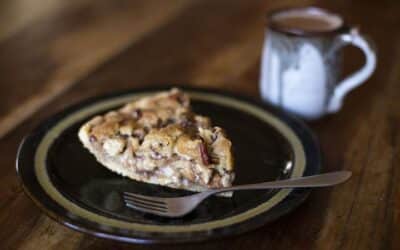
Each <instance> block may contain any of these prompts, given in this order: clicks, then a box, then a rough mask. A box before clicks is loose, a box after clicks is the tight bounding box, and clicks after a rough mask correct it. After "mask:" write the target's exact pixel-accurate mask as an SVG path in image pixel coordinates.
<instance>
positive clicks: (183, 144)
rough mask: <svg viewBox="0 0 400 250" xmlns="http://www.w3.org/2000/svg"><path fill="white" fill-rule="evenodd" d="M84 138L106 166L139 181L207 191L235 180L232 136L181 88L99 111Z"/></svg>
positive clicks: (83, 131) (82, 131)
mask: <svg viewBox="0 0 400 250" xmlns="http://www.w3.org/2000/svg"><path fill="white" fill-rule="evenodd" d="M79 138H80V140H81V142H82V143H83V145H84V146H85V147H86V148H87V149H88V150H89V151H90V152H91V153H92V154H93V155H94V156H95V157H96V159H97V160H98V161H99V162H100V163H101V164H103V165H104V166H105V167H107V168H108V169H110V170H111V171H114V172H116V173H118V174H121V175H123V176H126V177H129V178H131V179H134V180H137V181H142V182H147V183H152V184H158V185H163V186H168V187H172V188H178V189H186V190H191V191H203V190H207V189H210V188H221V187H229V186H231V185H232V181H233V179H234V171H233V156H232V143H231V141H230V140H229V139H228V138H227V137H226V135H225V132H224V130H223V129H221V128H220V127H213V126H212V125H211V122H210V119H209V118H207V117H205V116H201V115H197V114H195V113H193V112H192V111H191V108H190V100H189V97H188V96H187V95H186V94H184V93H183V92H181V91H180V90H178V89H172V90H170V91H168V92H161V93H159V94H155V95H153V96H148V97H144V98H141V99H138V100H136V101H134V102H131V103H128V104H126V105H125V106H123V107H122V108H120V109H118V110H115V111H110V112H108V113H106V114H105V115H102V116H96V117H94V118H92V119H91V120H90V121H88V122H87V123H85V124H84V125H83V126H82V127H81V128H80V130H79Z"/></svg>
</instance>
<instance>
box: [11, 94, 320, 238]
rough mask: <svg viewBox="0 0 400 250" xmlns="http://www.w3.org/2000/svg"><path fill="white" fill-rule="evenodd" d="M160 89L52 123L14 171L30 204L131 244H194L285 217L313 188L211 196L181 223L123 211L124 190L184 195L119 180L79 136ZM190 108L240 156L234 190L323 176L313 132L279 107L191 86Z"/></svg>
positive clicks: (93, 105) (111, 99) (33, 139)
mask: <svg viewBox="0 0 400 250" xmlns="http://www.w3.org/2000/svg"><path fill="white" fill-rule="evenodd" d="M160 90H161V88H153V89H141V90H132V91H127V92H123V93H119V94H112V95H108V96H104V97H99V98H94V99H91V100H88V101H85V102H83V103H80V104H78V105H75V106H73V107H71V108H68V109H66V110H64V111H63V112H61V113H59V114H57V115H55V116H53V117H52V118H51V119H50V120H48V121H46V122H44V123H43V124H42V125H40V126H39V127H38V128H37V129H36V130H34V131H33V132H32V133H31V134H30V135H28V136H27V137H26V138H25V140H24V141H23V142H22V144H21V146H20V149H19V152H18V156H17V172H18V175H19V177H20V179H21V182H22V184H23V187H24V190H25V192H26V193H27V194H28V195H29V197H30V198H31V199H32V200H33V201H34V202H35V203H36V204H37V205H38V206H39V207H40V208H41V209H42V210H43V211H44V212H45V213H46V214H48V215H49V216H50V217H52V218H53V219H55V220H57V221H58V222H60V223H62V224H64V225H66V226H68V227H70V228H72V229H75V230H78V231H82V232H85V233H89V234H92V235H95V236H99V237H103V238H109V239H114V240H120V241H127V242H141V243H143V242H146V243H153V242H188V241H200V240H204V239H209V238H216V237H221V236H226V235H233V234H238V233H242V232H244V231H248V230H251V229H254V228H256V227H259V226H261V225H263V224H265V223H266V222H269V221H271V220H274V219H276V218H278V217H279V216H281V215H283V214H285V213H287V212H289V211H290V210H292V209H293V208H295V207H296V206H298V205H299V204H300V203H301V202H302V201H304V200H305V198H306V197H307V194H308V193H309V190H307V189H294V190H292V189H280V190H269V191H268V190H264V191H262V190H261V191H240V192H235V193H234V195H233V197H232V198H224V197H212V198H209V199H207V200H206V201H205V202H203V203H202V204H201V205H200V206H199V207H198V208H197V209H196V210H195V211H193V212H192V213H190V214H188V215H186V216H185V217H182V218H178V219H168V218H162V217H158V216H154V215H149V214H144V213H142V212H138V211H135V210H131V209H129V208H127V207H125V206H124V204H123V202H122V200H121V195H120V193H121V192H122V191H131V192H135V193H141V194H147V195H157V196H166V197H170V196H180V195H184V194H187V193H188V192H186V191H179V190H174V189H170V188H165V187H161V186H157V185H150V184H144V183H140V182H136V181H133V180H129V179H127V178H123V177H121V176H119V175H116V174H114V173H112V172H110V171H108V170H107V169H106V168H104V167H102V166H101V165H100V164H99V163H97V162H96V160H95V158H94V157H93V156H92V155H91V154H90V153H89V152H88V151H87V150H86V149H84V148H83V147H82V145H81V143H80V142H79V140H78V137H77V131H78V128H79V127H80V125H81V124H82V123H83V122H85V121H86V120H88V119H89V118H90V117H92V116H94V115H95V114H101V113H104V112H106V111H107V110H110V109H114V108H116V107H119V106H121V105H123V104H124V103H125V102H128V101H130V100H133V99H135V98H138V97H139V96H143V95H148V94H151V93H154V92H156V91H160ZM186 91H187V92H188V93H189V94H190V96H191V97H192V100H193V102H192V104H193V109H194V111H195V112H198V113H200V114H203V115H207V116H209V117H211V119H212V120H213V122H214V124H215V125H218V126H221V127H223V128H225V129H226V130H227V133H228V135H229V136H230V138H231V139H232V141H233V145H234V156H235V159H236V162H235V168H236V176H237V178H236V180H235V183H234V184H235V185H240V184H246V183H257V182H263V181H270V180H276V179H282V178H290V177H300V176H305V175H312V174H317V173H318V172H319V168H320V154H319V149H318V146H317V144H316V142H315V140H314V138H313V136H312V134H311V132H310V130H309V129H307V127H305V125H304V124H303V123H301V122H299V121H297V120H295V119H293V118H291V117H289V116H288V115H286V114H284V113H282V112H280V111H277V110H276V109H274V108H271V107H269V106H265V105H262V104H259V103H257V102H254V101H251V100H248V99H246V98H243V97H238V96H235V95H232V94H226V93H223V92H219V91H215V90H204V89H192V88H191V89H187V88H186Z"/></svg>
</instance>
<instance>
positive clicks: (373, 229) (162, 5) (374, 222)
mask: <svg viewBox="0 0 400 250" xmlns="http://www.w3.org/2000/svg"><path fill="white" fill-rule="evenodd" d="M294 2H295V4H296V5H297V6H298V5H310V4H314V5H317V6H321V7H326V8H329V9H331V10H334V11H338V12H340V13H342V14H343V15H344V16H345V17H346V19H347V20H348V21H349V22H350V23H353V24H358V25H360V26H361V27H362V28H361V29H362V31H363V32H365V33H367V34H369V35H370V36H371V37H372V38H373V40H374V41H375V43H376V46H377V49H378V59H379V60H378V68H377V70H376V72H375V74H374V75H373V77H372V78H371V79H369V80H368V82H367V83H366V84H365V85H363V86H362V87H360V88H358V89H357V90H355V91H353V92H352V93H351V94H350V96H348V98H347V99H346V102H345V105H344V107H343V109H342V110H341V111H340V113H338V114H336V115H332V116H329V117H326V118H324V119H322V120H320V121H318V122H313V123H311V124H310V126H311V127H312V129H313V130H314V131H315V133H316V134H317V136H318V137H319V139H320V143H321V146H322V150H323V153H324V166H323V167H324V171H332V170H339V169H346V170H351V171H352V172H353V177H352V178H351V180H350V181H348V182H347V183H345V184H343V185H340V186H337V187H335V188H333V189H319V190H315V191H314V192H313V193H312V195H311V196H310V198H309V199H308V200H307V201H306V202H305V203H304V204H303V205H302V206H301V207H299V208H298V209H297V210H296V211H294V212H293V213H291V214H289V215H287V216H285V217H283V218H282V219H279V220H278V221H276V222H274V223H271V224H268V225H265V226H264V227H262V228H260V229H258V230H255V231H252V232H249V233H246V234H243V235H240V236H237V237H232V238H226V239H223V240H218V241H211V242H205V243H199V244H192V245H176V246H172V245H171V246H169V245H168V246H140V245H128V244H122V243H117V242H113V241H107V240H103V239H98V238H94V237H92V236H88V235H85V234H82V233H79V232H75V231H73V230H70V229H68V228H65V227H64V226H61V225H59V224H57V223H56V222H54V221H52V220H51V219H49V218H48V217H46V216H45V215H43V214H42V213H41V212H40V211H39V209H38V208H37V207H36V206H34V204H33V203H32V202H31V201H30V200H29V199H28V198H27V197H26V196H25V195H24V193H23V192H22V189H21V186H20V184H19V182H18V179H17V176H16V173H15V167H14V166H15V155H16V150H17V146H18V144H19V142H20V141H21V139H22V137H23V136H24V135H25V134H27V133H28V131H30V130H31V129H32V128H33V127H34V126H36V125H37V124H38V123H39V122H40V121H41V120H43V119H44V118H46V117H49V116H51V115H52V114H54V113H55V112H57V111H60V110H62V109H64V108H65V107H66V106H68V105H71V104H73V103H76V102H77V101H79V100H82V99H85V98H87V97H89V96H95V95H98V94H103V93H109V92H110V91H113V90H116V89H117V90H120V89H126V88H135V87H140V86H148V85H151V84H160V83H180V84H182V83H183V84H190V85H196V86H200V87H209V86H212V87H217V88H221V89H225V90H230V91H235V92H240V93H242V94H244V95H249V96H254V97H257V96H258V75H259V62H260V50H261V46H262V42H263V36H264V27H265V24H266V20H265V13H266V12H267V11H269V10H272V9H275V8H280V7H285V6H292V5H294ZM0 6H1V8H0V13H1V15H0V136H1V139H0V155H1V160H0V163H1V164H0V249H57V250H61V249H189V248H190V249H193V250H194V249H220V248H221V249H306V250H309V249H340V250H342V249H362V250H364V249H400V237H399V236H400V181H399V180H400V166H399V164H400V132H398V129H399V125H400V46H399V44H400V15H399V13H400V2H399V1H397V0H387V1H365V0H356V1H351V2H350V1H346V0H338V1H312V0H300V1H290V0H284V1H278V0H276V1H272V0H271V1H186V0H177V1H163V0H150V1H147V0H139V1H129V0H126V1H112V0H97V1H96V0H82V1H79V0H72V1H63V0H54V1H45V0H30V1H27V0H6V1H2V3H1V4H0ZM346 53H347V57H346V65H345V66H346V72H351V71H352V70H354V69H356V68H358V67H359V66H360V65H361V64H362V61H363V58H362V56H361V53H360V52H358V51H357V50H355V49H349V51H347V52H346Z"/></svg>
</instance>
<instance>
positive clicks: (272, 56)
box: [260, 7, 376, 120]
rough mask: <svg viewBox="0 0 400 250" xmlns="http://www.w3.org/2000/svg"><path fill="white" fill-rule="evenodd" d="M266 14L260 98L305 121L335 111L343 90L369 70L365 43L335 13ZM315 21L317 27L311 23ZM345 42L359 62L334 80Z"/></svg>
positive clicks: (371, 63) (371, 61)
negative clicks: (356, 67)
mask: <svg viewBox="0 0 400 250" xmlns="http://www.w3.org/2000/svg"><path fill="white" fill-rule="evenodd" d="M299 16H300V17H301V18H303V19H301V18H300V19H298V17H299ZM290 18H292V19H290ZM296 18H297V19H296ZM304 18H305V19H304ZM307 18H311V19H310V20H307ZM268 19H269V27H268V30H267V33H266V38H265V42H264V48H263V53H262V62H261V78H260V89H261V95H262V98H263V99H264V100H266V101H268V102H269V103H272V104H273V105H275V106H278V107H281V108H283V109H285V110H287V111H289V112H291V113H294V114H296V115H298V116H300V117H302V118H305V119H309V120H312V119H317V118H319V117H321V116H322V115H324V114H327V113H333V112H337V111H338V110H339V109H340V108H341V106H342V103H343V99H344V97H345V96H346V94H347V93H348V92H349V91H350V90H352V89H354V88H355V87H357V86H359V85H361V84H362V83H363V82H365V81H366V80H367V78H368V77H370V76H371V74H372V73H373V71H374V70H375V66H376V54H375V51H374V49H373V48H372V46H371V43H370V42H369V41H368V40H367V39H366V38H365V37H364V36H363V35H361V34H359V33H358V30H357V29H355V28H350V27H348V26H347V25H346V24H345V23H344V21H343V18H342V17H341V16H339V15H337V14H334V13H331V12H328V11H326V10H323V9H319V8H314V7H307V8H294V9H286V10H279V11H275V12H273V13H271V14H270V15H269V17H268ZM299 20H300V21H299ZM302 20H305V22H303V23H302ZM321 20H322V21H323V22H322V21H321ZM286 21H288V22H287V23H285V22H286ZM310 21H311V22H310ZM319 22H322V23H320V24H321V27H318V25H315V24H318V23H319ZM324 22H325V23H324ZM301 23H302V24H301ZM310 25H311V26H310ZM324 25H325V26H324ZM345 45H353V46H356V47H358V48H359V49H361V50H362V51H363V53H364V54H365V64H364V66H363V67H362V68H361V69H360V70H358V71H357V72H355V73H353V74H351V75H350V76H348V77H347V78H345V79H344V80H342V81H340V82H339V77H340V72H341V64H342V60H341V53H340V49H341V48H342V47H343V46H345Z"/></svg>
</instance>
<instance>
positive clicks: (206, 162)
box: [200, 142, 211, 165]
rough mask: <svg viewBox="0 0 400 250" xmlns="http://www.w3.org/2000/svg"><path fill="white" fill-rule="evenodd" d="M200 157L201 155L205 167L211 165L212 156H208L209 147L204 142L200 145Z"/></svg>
mask: <svg viewBox="0 0 400 250" xmlns="http://www.w3.org/2000/svg"><path fill="white" fill-rule="evenodd" d="M200 155H201V160H202V161H203V164H204V165H210V164H211V159H210V156H209V155H208V152H207V147H206V145H205V143H204V142H203V143H200Z"/></svg>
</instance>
